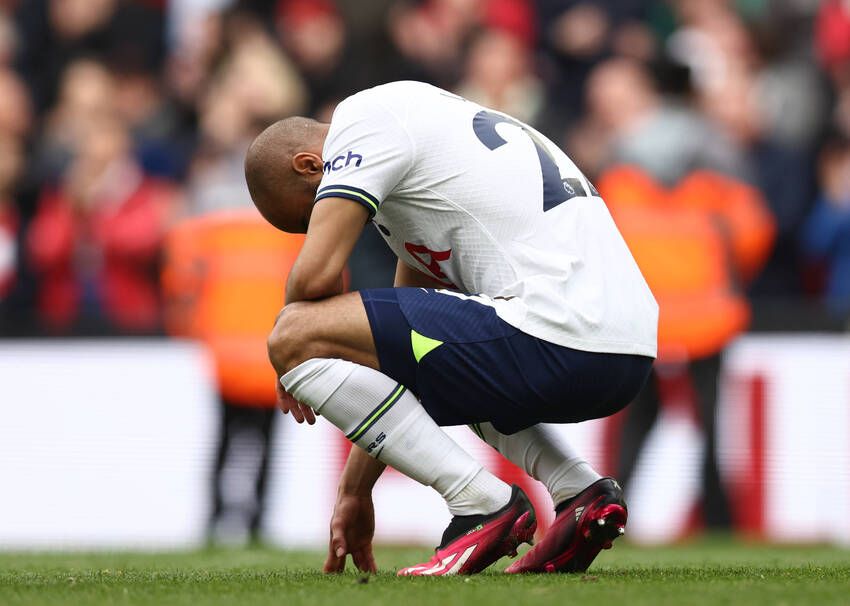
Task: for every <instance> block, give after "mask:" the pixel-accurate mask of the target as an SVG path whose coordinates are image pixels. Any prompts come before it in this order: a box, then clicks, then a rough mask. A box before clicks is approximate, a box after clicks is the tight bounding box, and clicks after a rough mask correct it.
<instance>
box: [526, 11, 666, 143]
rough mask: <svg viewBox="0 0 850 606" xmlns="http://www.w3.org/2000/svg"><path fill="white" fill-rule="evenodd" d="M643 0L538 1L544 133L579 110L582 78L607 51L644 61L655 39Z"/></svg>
mask: <svg viewBox="0 0 850 606" xmlns="http://www.w3.org/2000/svg"><path fill="white" fill-rule="evenodd" d="M647 4H648V3H646V2H644V1H643V0H538V1H537V2H536V3H535V6H536V8H537V24H538V30H539V32H540V33H539V38H540V48H541V51H542V61H543V63H542V68H541V70H542V73H543V77H544V79H545V81H546V82H547V85H548V96H549V98H550V101H551V103H550V104H549V106H548V107H547V110H548V112H547V113H548V116H547V118H546V122H547V125H548V127H547V128H546V130H547V131H549V132H563V130H564V129H565V128H567V127H568V126H569V125H571V124H572V123H573V122H575V121H576V120H577V119H578V118H579V117H581V115H582V114H583V110H584V103H585V99H586V97H585V94H584V89H585V81H586V80H587V77H588V76H589V75H590V72H591V70H592V69H593V67H594V66H595V65H596V64H597V63H598V62H599V61H601V60H603V59H605V58H607V57H608V56H610V54H611V53H612V52H616V53H619V54H625V55H627V56H632V57H634V58H636V59H639V60H648V59H650V58H651V56H652V55H653V53H654V51H655V46H656V45H655V41H654V39H653V38H652V35H651V33H650V32H649V29H648V28H647V26H646V24H645V23H644V22H643V20H642V19H643V18H644V17H645V16H646V11H647Z"/></svg>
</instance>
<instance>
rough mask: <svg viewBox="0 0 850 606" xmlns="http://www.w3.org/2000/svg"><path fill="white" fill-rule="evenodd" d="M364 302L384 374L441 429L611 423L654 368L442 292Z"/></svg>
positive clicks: (370, 297) (378, 296) (391, 293)
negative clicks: (519, 325)
mask: <svg viewBox="0 0 850 606" xmlns="http://www.w3.org/2000/svg"><path fill="white" fill-rule="evenodd" d="M360 295H361V297H362V298H363V304H364V306H365V307H366V314H367V315H368V316H369V324H370V326H371V328H372V336H373V337H374V339H375V348H376V350H377V353H378V361H379V363H380V365H381V372H383V373H384V374H386V375H388V376H389V377H391V378H393V379H394V380H396V381H398V382H399V383H401V384H402V385H404V386H405V387H407V388H408V389H409V390H410V391H412V392H413V393H414V394H416V395H417V396H418V397H419V399H420V401H421V402H422V405H423V406H424V407H425V409H426V410H427V411H428V414H430V415H431V417H432V418H433V419H434V420H435V421H436V422H437V424H438V425H444V426H445V425H464V424H471V423H483V422H488V421H489V422H490V423H492V424H493V426H494V427H495V428H496V429H497V430H499V431H500V432H502V433H505V434H511V433H515V432H517V431H520V430H522V429H525V428H526V427H530V426H532V425H536V424H537V423H578V422H580V421H586V420H588V419H597V418H601V417H607V416H608V415H612V414H614V413H615V412H617V411H619V410H621V409H622V408H624V407H625V406H626V405H627V404H628V403H629V402H631V401H632V400H633V399H634V398H635V396H637V394H638V392H639V391H640V389H641V388H642V387H643V384H644V382H645V381H646V378H647V377H648V376H649V372H650V369H651V368H652V362H653V360H652V358H649V357H646V356H638V355H629V354H613V353H592V352H586V351H579V350H577V349H571V348H569V347H563V346H560V345H555V344H553V343H549V342H548V341H544V340H542V339H538V338H536V337H532V336H530V335H527V334H525V333H523V332H521V331H519V330H518V329H516V328H514V327H513V326H511V325H510V324H508V323H507V322H505V321H504V320H502V319H501V318H499V316H498V315H497V314H496V311H495V310H494V309H493V308H492V307H490V306H488V305H483V304H481V303H479V302H477V301H474V300H471V299H463V298H460V297H456V296H452V295H450V294H445V293H442V292H440V291H437V290H433V289H424V288H376V289H368V290H362V291H360Z"/></svg>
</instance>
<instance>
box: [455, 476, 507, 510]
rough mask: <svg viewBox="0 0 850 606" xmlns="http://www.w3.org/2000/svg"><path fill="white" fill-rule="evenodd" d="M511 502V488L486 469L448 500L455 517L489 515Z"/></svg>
mask: <svg viewBox="0 0 850 606" xmlns="http://www.w3.org/2000/svg"><path fill="white" fill-rule="evenodd" d="M510 500H511V487H510V486H508V485H507V484H505V483H504V482H502V481H501V480H500V479H499V478H497V477H496V476H494V475H493V474H491V473H490V472H489V471H487V470H486V469H481V470H480V471H479V472H478V473H477V474H476V475H475V477H473V478H472V480H471V481H470V482H469V484H467V485H466V486H465V487H464V488H463V489H462V490H460V491H459V492H458V493H457V494H456V495H454V496H453V497H452V498H450V499H446V503H447V504H448V506H449V512H450V513H451V514H452V515H453V516H471V515H487V514H491V513H495V512H496V511H499V510H500V509H501V508H502V507H504V506H505V505H507V504H508V502H509V501H510Z"/></svg>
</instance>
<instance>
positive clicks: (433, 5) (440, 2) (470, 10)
mask: <svg viewBox="0 0 850 606" xmlns="http://www.w3.org/2000/svg"><path fill="white" fill-rule="evenodd" d="M481 17H482V0H426V1H425V2H422V3H420V4H414V3H410V4H408V3H401V6H400V7H399V8H398V9H397V10H396V11H394V12H393V13H392V16H391V19H390V31H391V33H392V36H393V41H394V42H395V45H396V47H397V48H398V51H399V52H400V53H401V55H402V56H403V57H404V58H405V59H406V60H407V61H408V62H409V63H410V64H412V65H414V66H417V67H418V68H419V69H421V70H422V76H421V77H420V78H419V79H423V80H427V81H429V82H432V83H434V84H437V85H441V86H443V87H444V88H449V87H451V85H452V84H453V83H454V82H456V81H457V79H458V77H459V74H460V68H461V66H462V64H463V52H464V47H465V45H466V43H467V41H468V39H469V36H470V35H471V34H472V32H473V30H474V29H475V27H476V26H477V25H478V24H479V23H480V21H481Z"/></svg>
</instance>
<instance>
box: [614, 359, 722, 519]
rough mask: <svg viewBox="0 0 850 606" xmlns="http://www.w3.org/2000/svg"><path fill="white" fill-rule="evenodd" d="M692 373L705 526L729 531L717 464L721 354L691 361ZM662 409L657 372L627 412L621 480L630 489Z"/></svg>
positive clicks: (623, 436)
mask: <svg viewBox="0 0 850 606" xmlns="http://www.w3.org/2000/svg"><path fill="white" fill-rule="evenodd" d="M688 373H689V374H690V377H691V382H692V384H693V388H694V392H695V395H696V400H697V402H696V404H697V410H698V413H699V420H700V429H701V431H702V433H703V437H704V439H705V450H704V452H703V459H702V464H701V476H702V506H703V516H704V521H705V526H706V528H708V529H711V530H722V529H728V528H730V527H731V524H732V517H731V512H730V509H729V502H728V499H727V496H726V491H725V489H724V488H723V483H722V482H721V480H720V471H719V469H718V465H717V435H716V421H717V382H718V378H719V376H720V355H719V354H717V355H714V356H711V357H708V358H703V359H699V360H693V361H691V362H690V363H689V365H688ZM660 408H661V398H660V396H659V391H658V375H657V369H656V370H653V373H652V375H651V376H650V377H649V380H648V381H647V382H646V385H645V386H644V388H643V390H642V391H641V392H640V393H639V394H638V397H637V398H636V399H635V401H634V402H632V403H631V405H629V407H628V408H626V410H625V415H626V417H625V422H624V423H623V433H622V436H621V439H620V455H619V460H618V464H617V472H618V473H617V479H618V480H619V481H620V482H621V483H622V485H623V486H624V487H625V488H626V490H628V485H629V482H630V480H631V478H632V475H633V474H634V471H635V463H636V462H637V460H638V456H639V455H640V452H641V450H642V449H643V446H644V443H645V442H646V438H647V436H648V435H649V432H650V431H651V430H652V427H653V425H655V422H656V420H657V418H658V412H659V409H660Z"/></svg>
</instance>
